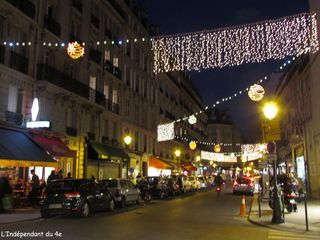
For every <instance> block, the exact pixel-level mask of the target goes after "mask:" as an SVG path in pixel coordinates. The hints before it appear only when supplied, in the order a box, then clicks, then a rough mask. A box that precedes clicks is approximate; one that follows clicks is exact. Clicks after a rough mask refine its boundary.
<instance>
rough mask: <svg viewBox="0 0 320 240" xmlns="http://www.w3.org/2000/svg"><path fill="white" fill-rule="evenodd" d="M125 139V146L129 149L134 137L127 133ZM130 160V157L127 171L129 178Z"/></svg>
mask: <svg viewBox="0 0 320 240" xmlns="http://www.w3.org/2000/svg"><path fill="white" fill-rule="evenodd" d="M123 141H124V144H125V148H126V149H129V145H130V144H131V142H132V137H131V136H130V135H126V136H125V137H124V138H123ZM129 161H130V159H127V171H126V175H127V178H128V174H129Z"/></svg>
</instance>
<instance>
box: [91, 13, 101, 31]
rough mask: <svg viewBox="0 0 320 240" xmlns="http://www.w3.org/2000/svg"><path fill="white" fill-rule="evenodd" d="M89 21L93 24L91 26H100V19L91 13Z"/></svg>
mask: <svg viewBox="0 0 320 240" xmlns="http://www.w3.org/2000/svg"><path fill="white" fill-rule="evenodd" d="M91 23H92V24H93V26H95V27H96V28H99V27H100V21H99V18H98V17H96V16H95V15H93V14H91Z"/></svg>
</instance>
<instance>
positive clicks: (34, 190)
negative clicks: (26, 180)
mask: <svg viewBox="0 0 320 240" xmlns="http://www.w3.org/2000/svg"><path fill="white" fill-rule="evenodd" d="M31 175H32V178H31V183H30V185H31V191H30V193H29V201H30V204H31V206H35V205H37V204H38V195H39V190H40V180H39V177H38V175H37V174H35V172H34V170H33V169H32V170H31Z"/></svg>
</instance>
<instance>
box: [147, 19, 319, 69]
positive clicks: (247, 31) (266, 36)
mask: <svg viewBox="0 0 320 240" xmlns="http://www.w3.org/2000/svg"><path fill="white" fill-rule="evenodd" d="M316 25H317V21H316V15H315V14H311V13H303V14H299V15H294V16H288V17H284V18H281V19H277V20H269V21H264V22H258V23H254V24H249V25H242V26H235V27H230V28H223V29H216V30H210V31H201V32H194V33H184V34H176V35H168V36H159V37H156V38H154V39H153V40H152V51H153V54H154V72H155V73H160V72H169V71H176V70H177V71H181V70H198V71H200V70H201V69H207V68H222V67H226V66H235V65H240V64H244V63H254V62H264V61H266V60H268V59H283V58H285V57H287V56H297V55H301V54H303V53H309V52H311V53H314V52H316V51H318V40H317V26H316Z"/></svg>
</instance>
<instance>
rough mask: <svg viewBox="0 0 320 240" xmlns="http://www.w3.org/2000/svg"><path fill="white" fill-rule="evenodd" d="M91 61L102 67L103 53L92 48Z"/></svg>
mask: <svg viewBox="0 0 320 240" xmlns="http://www.w3.org/2000/svg"><path fill="white" fill-rule="evenodd" d="M89 59H90V60H92V61H94V62H95V63H97V64H99V65H100V64H101V52H100V51H99V50H97V49H94V48H90V49H89Z"/></svg>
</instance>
